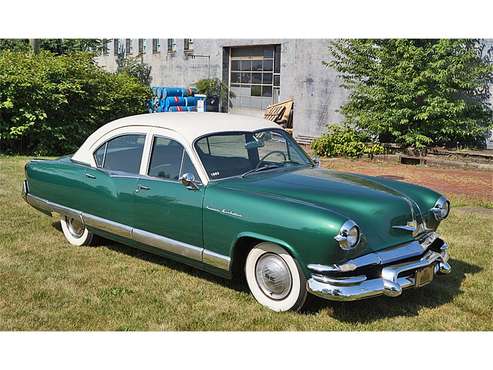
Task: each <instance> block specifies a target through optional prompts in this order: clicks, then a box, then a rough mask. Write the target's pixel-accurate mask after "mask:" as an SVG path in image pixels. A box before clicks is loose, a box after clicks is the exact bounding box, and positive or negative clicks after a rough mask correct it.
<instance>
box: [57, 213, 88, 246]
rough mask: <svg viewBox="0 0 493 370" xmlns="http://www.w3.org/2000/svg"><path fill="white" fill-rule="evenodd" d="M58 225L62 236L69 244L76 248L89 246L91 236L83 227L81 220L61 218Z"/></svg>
mask: <svg viewBox="0 0 493 370" xmlns="http://www.w3.org/2000/svg"><path fill="white" fill-rule="evenodd" d="M60 223H61V224H62V230H63V235H65V238H67V240H68V242H69V243H70V244H72V245H76V246H81V245H89V244H91V241H92V238H93V234H92V233H91V232H89V230H88V229H87V227H85V225H84V224H83V223H82V220H80V219H75V218H71V217H68V216H62V218H61V220H60Z"/></svg>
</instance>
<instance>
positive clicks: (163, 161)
mask: <svg viewBox="0 0 493 370" xmlns="http://www.w3.org/2000/svg"><path fill="white" fill-rule="evenodd" d="M187 172H188V173H191V174H193V175H194V176H195V179H197V180H199V177H198V175H197V172H196V171H195V167H194V166H193V163H192V161H191V160H190V158H189V156H188V154H187V152H186V151H185V150H184V148H183V146H181V144H180V143H178V142H177V141H175V140H172V139H168V138H165V137H159V136H158V137H155V138H154V142H153V144H152V152H151V160H150V162H149V170H148V172H147V174H148V175H149V176H153V177H159V178H161V179H167V180H174V181H178V179H179V178H180V176H181V175H183V174H184V173H187Z"/></svg>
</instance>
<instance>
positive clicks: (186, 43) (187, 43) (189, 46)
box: [183, 39, 193, 54]
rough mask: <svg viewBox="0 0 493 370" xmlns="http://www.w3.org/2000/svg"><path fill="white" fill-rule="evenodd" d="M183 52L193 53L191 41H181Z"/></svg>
mask: <svg viewBox="0 0 493 370" xmlns="http://www.w3.org/2000/svg"><path fill="white" fill-rule="evenodd" d="M183 51H184V52H185V54H191V53H193V41H192V39H183Z"/></svg>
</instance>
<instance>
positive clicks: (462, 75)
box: [325, 39, 493, 149]
mask: <svg viewBox="0 0 493 370" xmlns="http://www.w3.org/2000/svg"><path fill="white" fill-rule="evenodd" d="M329 50H330V54H331V56H332V58H331V60H330V61H329V62H327V63H325V64H327V65H328V66H330V67H332V68H335V69H336V70H337V71H338V72H339V73H340V77H341V78H342V81H343V86H345V87H347V88H348V89H349V91H350V96H349V99H348V101H347V103H346V104H344V106H343V107H342V113H343V114H344V116H345V122H346V123H348V124H351V125H353V126H356V127H359V128H361V129H363V130H365V131H368V132H370V133H372V134H375V135H377V136H378V137H379V138H380V141H381V142H398V143H402V144H404V145H406V146H411V147H415V148H417V149H422V148H424V147H426V146H429V145H431V144H434V145H446V146H450V145H456V144H457V142H459V143H461V144H463V145H468V144H470V145H484V142H485V135H486V134H487V132H488V129H489V128H491V127H492V121H493V119H492V118H493V115H492V110H491V104H490V101H489V99H490V96H491V93H490V89H489V84H491V83H492V82H493V63H492V58H491V57H492V50H491V49H489V50H488V48H486V46H485V44H484V42H482V41H480V40H464V39H462V40H460V39H442V40H432V39H429V40H424V39H418V40H413V39H394V40H392V39H385V40H337V41H334V42H332V43H331V44H330V48H329Z"/></svg>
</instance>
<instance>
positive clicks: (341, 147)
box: [312, 124, 384, 158]
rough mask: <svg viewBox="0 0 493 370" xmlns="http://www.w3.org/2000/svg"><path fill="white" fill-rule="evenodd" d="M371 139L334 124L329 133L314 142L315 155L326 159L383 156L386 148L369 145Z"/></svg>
mask: <svg viewBox="0 0 493 370" xmlns="http://www.w3.org/2000/svg"><path fill="white" fill-rule="evenodd" d="M369 140H370V138H369V137H368V136H367V135H365V134H364V133H363V132H361V131H356V130H355V129H353V128H352V127H349V126H346V125H344V126H341V125H338V124H332V125H328V126H327V132H326V133H325V134H323V135H322V136H321V137H319V138H317V139H315V140H314V141H313V142H312V149H313V151H314V152H315V154H317V155H320V156H324V157H350V158H359V157H361V156H363V155H364V154H368V155H369V156H370V157H373V155H374V154H382V153H383V152H384V148H383V146H382V145H380V144H378V143H369V142H368V141H369Z"/></svg>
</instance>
